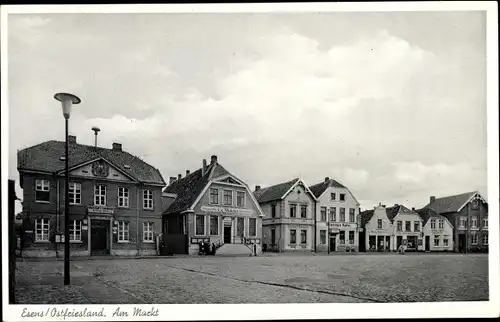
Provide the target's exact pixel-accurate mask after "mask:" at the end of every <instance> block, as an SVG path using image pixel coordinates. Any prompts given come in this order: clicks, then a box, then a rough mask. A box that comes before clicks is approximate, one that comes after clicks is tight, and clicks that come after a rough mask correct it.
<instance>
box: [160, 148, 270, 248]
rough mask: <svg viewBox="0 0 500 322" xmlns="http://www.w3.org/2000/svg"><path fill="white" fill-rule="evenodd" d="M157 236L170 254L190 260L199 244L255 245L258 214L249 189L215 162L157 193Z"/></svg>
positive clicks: (258, 240) (259, 237) (214, 158)
mask: <svg viewBox="0 0 500 322" xmlns="http://www.w3.org/2000/svg"><path fill="white" fill-rule="evenodd" d="M163 208H164V212H163V234H164V240H165V242H166V244H167V247H170V248H171V252H172V253H188V254H191V255H195V254H197V253H198V251H199V243H200V242H203V243H208V244H210V245H212V244H216V245H217V246H221V245H226V244H240V245H241V244H244V245H257V248H258V249H257V251H258V252H260V249H261V243H262V217H263V212H262V210H261V208H260V207H259V204H258V202H257V200H256V199H255V197H254V195H253V194H252V191H251V190H250V188H249V187H248V186H247V185H246V184H245V183H244V182H243V181H241V180H240V179H238V178H237V177H236V176H235V175H233V174H232V173H230V172H229V171H227V170H226V169H225V168H224V167H223V166H222V165H221V164H220V163H219V162H218V159H217V156H215V155H214V156H212V157H211V162H210V164H208V165H207V162H206V160H203V163H202V167H201V168H200V169H198V170H196V171H194V172H192V173H191V172H189V171H187V172H186V176H185V177H184V178H182V176H181V175H180V174H179V175H178V176H177V178H175V177H171V178H170V182H169V185H168V186H167V187H166V188H165V190H164V191H163Z"/></svg>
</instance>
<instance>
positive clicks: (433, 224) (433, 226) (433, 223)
mask: <svg viewBox="0 0 500 322" xmlns="http://www.w3.org/2000/svg"><path fill="white" fill-rule="evenodd" d="M431 229H436V219H431Z"/></svg>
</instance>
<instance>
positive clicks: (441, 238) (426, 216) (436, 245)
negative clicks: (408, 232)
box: [417, 208, 454, 252]
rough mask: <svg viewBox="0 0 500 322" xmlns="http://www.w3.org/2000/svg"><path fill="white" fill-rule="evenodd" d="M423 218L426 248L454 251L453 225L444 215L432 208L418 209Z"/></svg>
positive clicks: (429, 249) (428, 249) (431, 250)
mask: <svg viewBox="0 0 500 322" xmlns="http://www.w3.org/2000/svg"><path fill="white" fill-rule="evenodd" d="M417 211H418V213H419V214H420V216H421V217H422V219H423V222H424V227H423V234H424V241H423V244H424V250H425V251H428V252H429V251H430V252H433V251H449V252H452V251H453V247H454V244H453V225H452V224H451V223H450V221H449V220H448V219H447V218H446V217H445V216H443V215H440V214H438V213H437V212H436V211H434V210H432V209H430V208H423V209H419V210H417Z"/></svg>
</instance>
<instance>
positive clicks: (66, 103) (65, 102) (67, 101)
mask: <svg viewBox="0 0 500 322" xmlns="http://www.w3.org/2000/svg"><path fill="white" fill-rule="evenodd" d="M54 98H55V99H56V100H58V101H59V102H61V104H62V110H63V115H64V120H65V128H66V134H65V141H66V144H65V156H64V161H65V163H66V166H65V168H66V171H65V172H66V174H65V179H66V184H65V186H66V188H65V190H64V285H69V280H70V279H69V171H68V168H69V163H68V120H69V116H70V115H71V107H72V106H73V104H79V103H80V102H81V101H80V99H79V98H78V97H77V96H75V95H73V94H68V93H57V94H55V95H54Z"/></svg>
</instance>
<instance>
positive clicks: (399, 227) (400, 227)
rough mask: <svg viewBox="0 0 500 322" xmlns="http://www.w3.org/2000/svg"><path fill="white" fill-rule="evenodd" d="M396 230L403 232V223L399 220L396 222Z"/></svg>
mask: <svg viewBox="0 0 500 322" xmlns="http://www.w3.org/2000/svg"><path fill="white" fill-rule="evenodd" d="M397 229H398V231H403V222H402V221H401V220H398V222H397Z"/></svg>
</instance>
